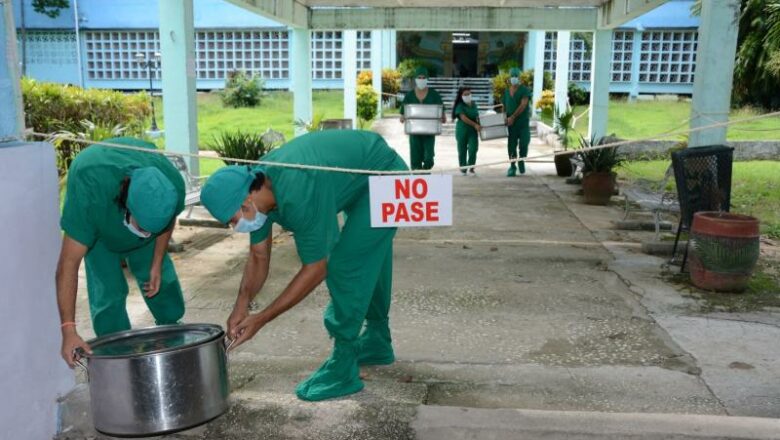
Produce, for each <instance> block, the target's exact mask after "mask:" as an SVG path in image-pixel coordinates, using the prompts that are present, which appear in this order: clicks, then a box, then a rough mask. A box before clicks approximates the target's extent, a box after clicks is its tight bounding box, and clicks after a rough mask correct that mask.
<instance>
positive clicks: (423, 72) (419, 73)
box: [414, 66, 428, 78]
mask: <svg viewBox="0 0 780 440" xmlns="http://www.w3.org/2000/svg"><path fill="white" fill-rule="evenodd" d="M419 76H424V77H426V78H428V69H426V68H425V67H424V66H420V67H418V68H417V70H415V71H414V77H415V78H417V77H419Z"/></svg>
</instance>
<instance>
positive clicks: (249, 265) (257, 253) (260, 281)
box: [227, 232, 272, 339]
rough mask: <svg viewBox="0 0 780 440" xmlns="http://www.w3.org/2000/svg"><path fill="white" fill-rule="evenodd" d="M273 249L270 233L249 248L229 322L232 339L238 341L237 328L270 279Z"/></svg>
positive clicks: (228, 326) (229, 332)
mask: <svg viewBox="0 0 780 440" xmlns="http://www.w3.org/2000/svg"><path fill="white" fill-rule="evenodd" d="M271 247H272V238H271V233H270V232H269V234H268V236H267V237H266V239H265V240H263V241H261V242H259V243H257V244H253V245H250V246H249V258H248V259H247V261H246V264H245V265H244V276H243V277H242V278H241V285H240V286H239V288H238V296H237V297H236V303H235V304H234V305H233V312H232V313H231V314H230V317H229V318H228V321H227V329H228V336H230V339H236V336H237V334H236V327H237V326H238V325H239V324H240V323H241V322H242V321H244V319H246V317H247V316H249V303H251V302H252V300H253V299H254V298H255V296H257V293H258V292H260V289H262V288H263V285H264V284H265V280H266V279H267V278H268V270H269V267H270V265H271Z"/></svg>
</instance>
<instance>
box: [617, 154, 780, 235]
mask: <svg viewBox="0 0 780 440" xmlns="http://www.w3.org/2000/svg"><path fill="white" fill-rule="evenodd" d="M669 163H670V161H665V160H652V161H631V162H626V163H624V164H623V165H622V166H621V167H620V168H619V169H618V175H619V176H620V177H621V178H622V179H625V180H628V181H633V180H637V179H646V180H654V181H660V180H661V179H663V176H664V173H665V172H666V168H667V167H668V166H669ZM666 189H667V190H669V191H674V179H670V180H669V184H668V185H667V188H666ZM731 211H732V212H736V213H739V214H747V215H752V216H754V217H757V218H758V219H759V220H760V221H761V232H762V233H763V234H766V235H768V236H770V237H773V238H780V162H778V161H758V160H757V161H745V162H734V170H733V175H732V182H731Z"/></svg>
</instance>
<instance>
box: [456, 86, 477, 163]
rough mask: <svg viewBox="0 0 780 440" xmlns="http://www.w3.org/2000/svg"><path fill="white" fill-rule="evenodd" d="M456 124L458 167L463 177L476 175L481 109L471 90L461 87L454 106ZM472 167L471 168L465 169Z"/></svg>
mask: <svg viewBox="0 0 780 440" xmlns="http://www.w3.org/2000/svg"><path fill="white" fill-rule="evenodd" d="M452 119H453V120H456V121H457V122H456V123H455V140H456V141H457V142H458V166H460V167H461V168H460V172H461V174H462V175H464V176H465V175H466V174H467V172H469V173H471V175H472V176H474V175H476V173H475V172H474V168H473V165H474V164H476V163H477V150H478V149H479V129H480V126H479V122H478V121H479V109H478V108H477V104H476V103H475V102H474V101H473V98H472V94H471V89H469V88H468V87H461V88H460V90H458V96H457V97H456V98H455V103H454V104H453V106H452ZM468 166H470V167H471V168H465V167H468Z"/></svg>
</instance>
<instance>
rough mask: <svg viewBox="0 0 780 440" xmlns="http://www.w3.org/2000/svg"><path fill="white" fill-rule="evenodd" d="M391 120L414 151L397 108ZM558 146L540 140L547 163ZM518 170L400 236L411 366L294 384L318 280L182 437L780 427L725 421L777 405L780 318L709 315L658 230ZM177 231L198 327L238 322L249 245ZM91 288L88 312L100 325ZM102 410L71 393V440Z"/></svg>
mask: <svg viewBox="0 0 780 440" xmlns="http://www.w3.org/2000/svg"><path fill="white" fill-rule="evenodd" d="M375 129H377V130H378V131H379V132H380V133H382V134H383V135H384V136H386V138H387V139H388V142H389V143H390V144H391V145H392V146H393V147H394V148H396V149H397V150H398V151H399V152H400V153H402V154H403V155H404V157H405V158H407V159H408V147H407V140H406V137H405V136H404V135H403V133H402V130H401V124H399V123H398V121H397V120H394V119H387V120H382V121H380V122H379V123H378V124H377V126H376V127H375ZM546 148H547V147H546V146H543V145H541V144H540V143H539V142H538V141H536V140H534V143H533V144H532V147H531V155H535V154H541V153H543V152H547V151H548V150H547V149H546ZM436 151H437V156H436V162H437V167H446V168H450V167H453V166H456V165H457V154H456V151H455V145H454V139H452V138H451V137H441V138H439V139H438V140H437V149H436ZM505 157H506V151H505V145H504V143H503V142H501V141H493V142H486V143H483V144H482V145H481V146H480V151H479V155H478V162H480V163H488V162H495V161H498V160H502V159H504V158H505ZM505 169H506V167H505V166H500V167H494V168H481V169H478V170H477V174H478V175H477V177H461V176H455V178H454V182H455V188H454V193H455V195H454V197H455V200H454V202H455V203H454V206H455V208H454V209H455V212H454V216H455V219H454V221H455V226H453V227H451V228H431V229H406V230H402V231H400V232H399V234H398V237H397V239H396V245H395V267H394V270H395V279H394V299H393V309H392V313H391V327H392V329H393V337H394V341H395V347H396V357H397V359H398V361H397V362H396V363H395V364H394V365H393V366H391V367H384V368H366V369H364V371H363V375H364V377H365V383H366V389H365V390H364V391H363V392H361V393H358V394H356V395H354V396H350V397H348V398H345V399H338V400H334V401H328V402H324V403H317V404H313V403H306V402H301V401H299V400H297V399H296V397H295V395H294V392H293V391H294V387H295V384H296V383H297V382H298V381H300V380H302V379H303V378H305V377H306V376H307V375H308V374H309V373H310V372H311V371H313V370H314V369H315V368H317V366H318V365H319V364H320V363H321V362H322V360H323V359H324V358H326V357H327V356H328V354H329V351H330V347H331V344H330V342H329V340H328V337H327V334H326V332H325V330H324V328H323V325H322V311H323V309H324V307H325V305H326V304H327V302H328V294H327V290H326V289H325V288H324V286H321V287H319V288H318V289H317V290H316V291H315V292H314V293H313V294H312V295H310V297H309V298H307V299H306V300H304V301H303V302H302V303H301V304H300V305H299V306H297V307H296V308H294V309H293V310H291V311H290V312H288V313H287V314H286V315H283V316H282V317H280V318H279V319H277V320H276V321H275V322H273V323H271V324H269V325H268V326H267V327H266V328H264V329H263V330H261V332H260V333H259V334H258V335H257V337H255V339H253V340H252V341H251V342H249V343H247V344H245V345H244V346H242V347H241V348H239V349H238V350H237V351H236V352H235V353H234V354H232V355H231V359H230V362H231V381H232V388H233V393H232V405H231V409H230V410H229V412H228V413H227V414H225V415H224V416H222V417H220V418H218V419H217V420H215V421H213V422H211V423H209V424H207V425H205V426H202V427H200V428H196V429H194V430H191V431H187V432H183V433H179V434H176V435H173V436H168V437H166V438H187V439H189V438H220V439H247V438H268V439H277V438H278V439H288V438H317V439H331V438H333V439H336V438H354V439H402V438H420V439H439V438H447V439H460V438H464V439H465V438H540V437H544V438H556V439H557V438H659V439H660V438H778V437H780V425H778V423H777V421H774V420H767V419H745V418H735V417H722V416H726V415H743V416H763V417H778V416H780V400H778V399H780V397H778V396H780V388H779V386H778V384H777V380H776V379H777V377H778V374H780V371H778V368H779V367H778V365H779V364H780V363H779V362H778V360H780V356H778V353H779V352H780V349H778V346H777V344H776V343H773V341H777V340H778V337H780V331H779V330H778V327H777V326H776V325H773V324H772V323H769V324H761V327H753V325H752V324H749V323H745V322H736V321H726V320H721V319H716V318H713V317H710V316H700V315H698V314H697V313H695V310H694V309H693V307H694V306H695V304H692V303H691V300H689V299H685V298H683V297H682V296H681V295H680V294H679V292H677V291H676V290H675V289H674V288H673V287H671V286H670V285H668V284H666V283H665V282H664V281H663V280H661V279H660V278H659V277H658V273H659V267H660V265H661V260H659V259H655V258H654V257H646V256H643V255H641V254H639V253H638V252H637V251H636V245H635V244H633V243H635V242H638V241H639V239H640V238H641V237H639V235H638V234H641V233H633V234H634V235H628V234H627V233H618V232H616V231H614V230H612V226H611V223H610V221H611V220H615V219H617V218H619V211H618V209H617V208H614V207H608V208H604V207H588V206H585V205H583V204H582V203H581V202H580V201H579V200H578V199H577V197H576V196H575V195H574V194H573V192H574V189H573V187H571V186H566V185H565V184H563V182H562V179H559V178H555V177H551V175H552V174H554V170H553V167H552V164H551V163H534V164H531V165H530V166H529V174H527V175H525V176H520V177H516V178H514V179H508V178H506V177H504V172H505ZM177 236H178V237H179V238H180V239H181V240H183V241H184V242H185V245H186V246H187V251H186V252H185V253H183V254H179V255H177V256H176V257H175V259H176V260H177V270H178V271H179V273H180V275H181V278H182V284H183V286H184V287H185V289H186V296H187V299H188V311H187V315H186V321H187V322H211V323H218V324H222V325H224V321H225V319H226V318H227V316H228V314H229V313H230V310H231V309H232V304H233V301H234V300H235V295H236V291H237V288H238V284H239V281H240V279H241V271H242V268H243V262H244V259H245V258H246V251H247V238H246V237H245V236H241V235H238V234H235V235H234V234H231V233H229V232H228V231H221V230H207V229H192V228H182V229H181V230H178V231H177ZM616 256H617V258H615V257H616ZM298 267H299V262H298V259H297V255H296V253H295V250H294V244H293V241H292V238H291V237H290V236H288V235H286V234H280V235H279V237H278V238H277V239H276V243H275V249H274V256H273V262H272V272H271V276H270V278H269V280H268V282H267V284H266V287H265V288H264V289H263V292H261V294H260V295H259V296H258V303H259V305H260V306H262V305H264V304H266V303H268V302H269V301H271V300H272V299H273V298H274V297H275V296H276V295H277V294H278V293H279V292H280V291H281V290H282V288H283V287H284V286H285V285H286V283H287V282H288V281H289V280H290V278H291V277H292V275H293V274H294V273H295V272H296V271H297V269H298ZM82 283H83V280H82ZM82 290H83V289H82ZM85 293H86V292H84V295H81V299H80V301H79V305H78V307H79V317H78V321H79V322H80V323H81V327H80V328H79V330H80V331H81V332H82V334H83V335H85V336H88V335H89V334H90V329H89V324H88V322H89V320H88V310H87V305H86V301H85V300H84V298H85V297H86V295H85ZM128 304H129V306H128V307H129V310H130V311H131V318H132V321H133V323H134V325H137V326H146V325H151V323H152V322H151V319H150V316H149V314H148V312H147V311H146V309H145V307H144V305H143V302H142V300H141V299H140V297H139V296H138V294H137V292H134V293H133V294H131V298H130V299H129V301H128ZM769 315H770V316H769V317H768V318H766V316H765V318H766V319H772V318H773V315H772V314H771V313H770V314H769ZM703 323H704V324H703ZM703 325H704V327H703ZM756 325H757V324H756ZM734 326H737V327H738V328H739V329H734V328H733V327H734ZM715 338H717V339H716V340H714V339H715ZM745 340H747V342H746V341H745ZM734 362H739V363H738V364H734ZM729 365H739V366H740V367H739V368H734V367H729ZM743 365H748V366H749V367H742V366H743ZM88 405H89V399H88V392H87V391H86V388H85V386H84V385H81V386H80V387H79V388H77V389H76V390H74V392H73V393H72V394H71V395H70V396H68V398H67V399H66V401H65V403H64V404H63V429H64V431H65V432H63V435H61V437H60V438H63V439H65V438H74V439H75V438H79V439H81V438H86V437H90V438H91V437H95V436H97V434H96V433H95V432H94V431H92V428H91V421H90V418H89V407H88ZM467 408H470V409H467ZM496 408H504V409H501V410H497V409H496ZM511 408H516V409H520V410H507V409H511ZM638 413H651V415H641V414H638ZM691 415H709V416H714V417H713V418H699V417H692V416H691ZM588 420H589V421H590V423H584V421H588ZM746 427H752V428H751V429H752V430H747V429H743V428H746Z"/></svg>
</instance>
